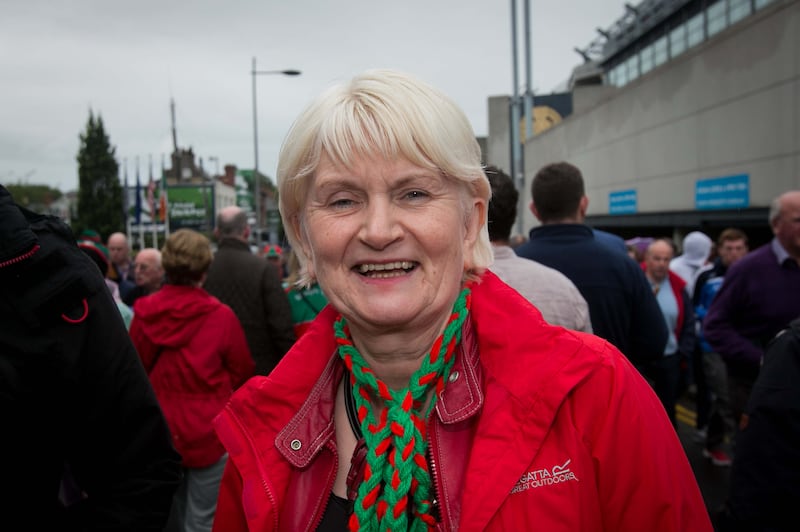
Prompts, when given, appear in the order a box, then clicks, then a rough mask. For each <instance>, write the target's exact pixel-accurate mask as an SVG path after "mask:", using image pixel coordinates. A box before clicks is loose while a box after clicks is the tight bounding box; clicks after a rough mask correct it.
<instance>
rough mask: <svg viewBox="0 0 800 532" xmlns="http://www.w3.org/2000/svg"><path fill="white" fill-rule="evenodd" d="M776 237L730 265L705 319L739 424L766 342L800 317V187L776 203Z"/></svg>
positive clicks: (705, 329)
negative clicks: (723, 368)
mask: <svg viewBox="0 0 800 532" xmlns="http://www.w3.org/2000/svg"><path fill="white" fill-rule="evenodd" d="M769 223H770V226H771V227H772V233H773V234H774V235H775V236H774V238H773V239H772V240H771V241H770V242H769V243H767V244H765V245H763V246H761V247H759V248H758V249H756V250H754V251H752V252H751V253H749V254H747V255H746V256H745V257H743V258H742V259H740V260H738V261H737V262H736V263H734V264H733V265H731V267H730V268H729V269H728V272H727V273H726V274H725V282H724V283H722V286H721V287H720V289H719V292H717V295H716V297H715V298H714V300H713V301H712V303H711V306H710V307H709V309H708V314H707V315H706V317H705V320H703V333H704V335H705V337H706V340H707V341H708V343H709V345H710V346H711V348H712V349H713V350H714V351H715V352H717V353H719V354H720V355H721V356H722V358H723V359H724V360H725V364H726V365H727V369H728V388H729V393H730V401H731V408H732V410H733V414H734V417H735V419H737V420H739V423H740V426H742V424H743V423H746V420H742V419H741V415H742V413H743V412H744V407H745V404H746V403H747V399H748V397H749V395H750V391H751V389H752V386H753V382H754V381H755V380H756V377H757V376H758V372H759V368H760V366H761V361H762V358H763V356H764V348H765V346H766V345H767V344H768V343H769V342H770V340H772V339H773V338H774V337H775V335H776V334H777V333H778V331H781V330H782V329H784V328H786V327H787V326H788V325H789V322H790V321H792V320H793V319H795V318H796V317H797V316H798V315H800V297H798V294H800V190H792V191H789V192H785V193H783V194H781V195H780V196H778V197H776V198H775V199H774V200H773V201H772V205H771V207H770V211H769Z"/></svg>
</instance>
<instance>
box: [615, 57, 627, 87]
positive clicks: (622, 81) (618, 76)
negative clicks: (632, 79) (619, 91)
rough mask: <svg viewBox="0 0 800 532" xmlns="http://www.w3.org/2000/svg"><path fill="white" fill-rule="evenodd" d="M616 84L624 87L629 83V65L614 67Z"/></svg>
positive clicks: (622, 64)
mask: <svg viewBox="0 0 800 532" xmlns="http://www.w3.org/2000/svg"><path fill="white" fill-rule="evenodd" d="M614 82H615V85H616V86H617V87H622V86H623V85H626V84H627V83H628V65H627V63H620V64H618V65H617V66H615V67H614Z"/></svg>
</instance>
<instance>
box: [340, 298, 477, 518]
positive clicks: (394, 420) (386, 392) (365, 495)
mask: <svg viewBox="0 0 800 532" xmlns="http://www.w3.org/2000/svg"><path fill="white" fill-rule="evenodd" d="M470 305H471V293H470V290H469V288H465V289H464V290H462V291H461V293H460V294H459V296H458V298H457V299H456V302H455V305H454V306H453V311H452V312H451V314H450V317H449V319H448V321H447V325H446V326H445V329H444V332H443V333H442V334H441V335H440V336H439V337H438V338H437V339H436V341H435V342H434V343H433V346H432V347H431V350H430V352H429V353H428V355H427V356H426V357H425V358H424V359H423V361H422V365H421V366H420V368H419V369H418V370H417V371H416V372H414V374H413V375H412V376H411V379H410V381H409V385H408V387H407V388H403V389H401V390H392V389H390V388H389V387H388V386H387V385H386V384H385V383H384V382H383V381H382V380H380V379H379V378H378V377H377V376H376V375H375V373H374V372H373V371H372V370H371V369H370V368H369V366H368V365H367V363H366V361H365V360H364V357H363V356H362V355H361V353H359V352H358V350H357V349H356V348H355V346H354V345H353V342H352V340H351V338H350V332H349V329H348V327H347V324H346V322H345V319H344V318H342V317H341V316H340V317H339V319H337V320H336V322H335V323H334V334H335V336H336V342H337V344H338V353H339V356H340V357H342V360H343V361H344V363H345V365H346V366H347V369H348V370H349V371H350V384H351V386H352V387H353V397H354V399H355V404H356V409H357V413H358V420H359V423H360V424H361V430H362V432H363V434H364V441H365V444H366V448H367V463H366V465H365V468H364V480H363V482H362V483H361V485H360V486H359V488H358V495H357V497H356V500H355V504H354V509H353V514H352V515H351V516H350V522H349V528H350V530H352V531H357V530H369V531H376V532H377V531H381V530H387V531H393V530H412V531H415V532H416V531H421V530H430V529H432V528H434V527H435V526H436V520H435V518H434V516H433V515H432V513H431V509H432V504H431V488H432V482H431V476H430V472H429V471H428V462H427V460H426V459H425V450H426V446H427V442H426V438H425V431H426V420H427V419H428V415H429V414H430V412H431V410H432V409H433V407H434V405H435V403H436V398H437V397H438V396H439V394H441V392H442V390H443V389H444V384H445V382H447V379H448V377H449V376H450V370H451V369H452V367H453V362H454V361H455V356H453V354H454V352H455V348H456V346H457V345H458V344H459V342H460V341H461V328H462V325H463V324H464V320H465V319H466V318H467V315H468V314H469V308H470ZM432 388H433V389H434V390H435V393H434V394H433V395H432V396H431V400H430V402H429V404H428V406H427V407H426V408H425V412H421V410H422V409H423V405H424V403H425V399H426V396H427V394H428V391H429V390H431V389H432ZM372 398H375V399H379V400H382V401H383V403H384V408H383V410H382V411H381V413H380V419H377V418H376V417H375V413H374V411H373V406H372V401H371V399H372ZM409 496H410V497H411V504H412V505H413V506H412V509H413V518H412V521H411V523H410V526H409V522H408V517H409V512H408V505H409Z"/></svg>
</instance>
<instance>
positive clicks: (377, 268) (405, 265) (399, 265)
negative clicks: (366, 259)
mask: <svg viewBox="0 0 800 532" xmlns="http://www.w3.org/2000/svg"><path fill="white" fill-rule="evenodd" d="M411 267H412V263H411V262H408V261H405V260H404V261H397V262H390V263H388V264H362V265H361V266H359V267H358V270H359V271H360V272H361V273H368V272H383V271H387V270H410V269H411Z"/></svg>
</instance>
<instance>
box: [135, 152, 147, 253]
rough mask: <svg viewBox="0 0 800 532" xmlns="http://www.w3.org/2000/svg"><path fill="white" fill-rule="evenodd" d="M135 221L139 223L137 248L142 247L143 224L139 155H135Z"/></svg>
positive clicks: (143, 245)
mask: <svg viewBox="0 0 800 532" xmlns="http://www.w3.org/2000/svg"><path fill="white" fill-rule="evenodd" d="M136 222H137V223H138V224H139V249H140V250H141V249H144V248H145V247H146V246H145V242H144V224H143V223H142V185H141V181H140V180H139V156H138V155H137V156H136Z"/></svg>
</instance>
